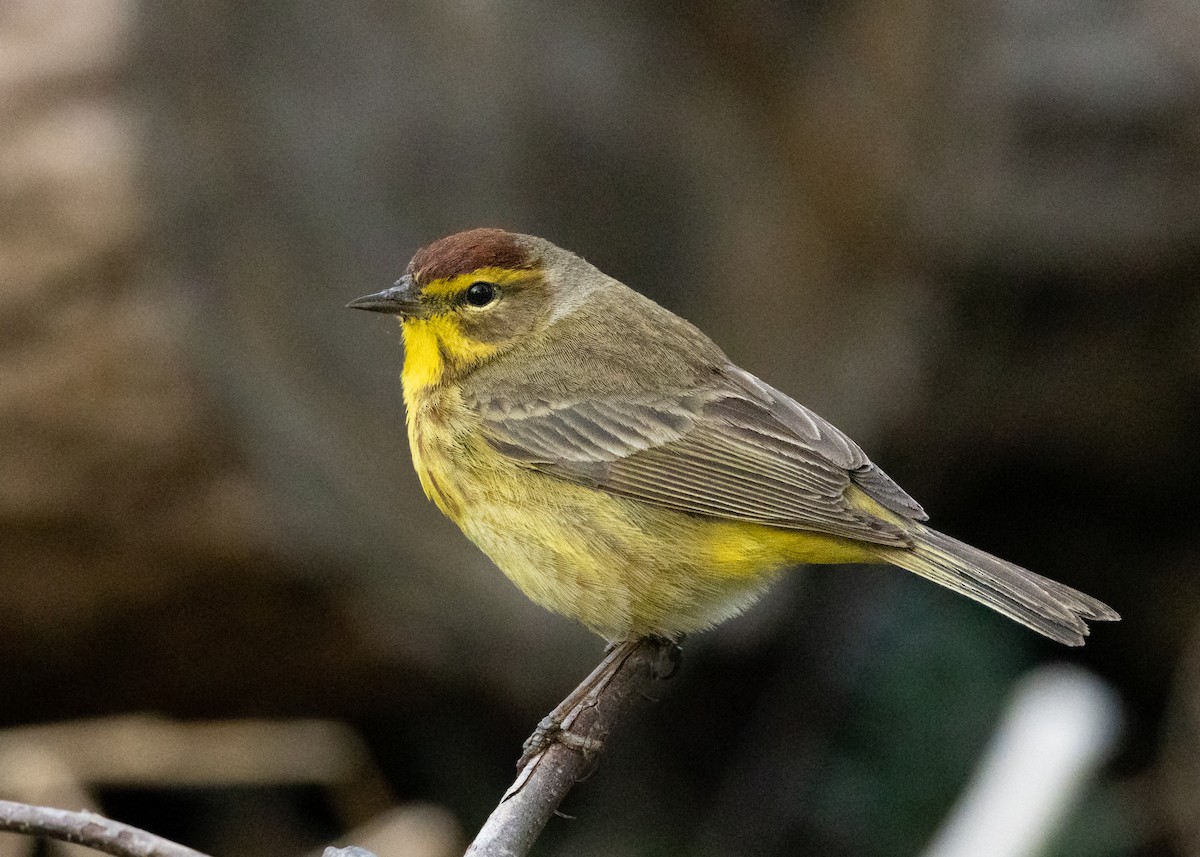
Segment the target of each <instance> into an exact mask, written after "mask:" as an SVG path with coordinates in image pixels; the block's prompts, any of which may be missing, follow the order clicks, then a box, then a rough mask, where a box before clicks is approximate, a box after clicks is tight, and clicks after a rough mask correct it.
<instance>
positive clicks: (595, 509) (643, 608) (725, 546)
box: [409, 402, 878, 639]
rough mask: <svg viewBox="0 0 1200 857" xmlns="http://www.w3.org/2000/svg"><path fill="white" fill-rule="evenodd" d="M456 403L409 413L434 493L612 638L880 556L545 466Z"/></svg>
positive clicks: (695, 623) (669, 624)
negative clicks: (792, 575)
mask: <svg viewBox="0 0 1200 857" xmlns="http://www.w3.org/2000/svg"><path fill="white" fill-rule="evenodd" d="M456 410H457V408H455V407H453V404H452V403H451V404H450V405H447V404H446V403H445V402H443V403H442V406H441V408H440V411H441V414H442V417H441V418H437V417H435V416H434V415H433V414H432V412H431V411H430V410H428V409H425V410H421V409H415V410H410V412H409V415H410V433H409V434H410V441H411V445H412V450H413V461H414V465H415V466H416V468H417V472H418V473H419V474H420V477H421V482H422V484H423V485H424V486H425V490H426V493H427V494H429V496H430V498H431V499H433V500H434V502H436V503H437V504H438V506H439V507H440V508H441V509H442V511H443V512H445V513H446V514H447V515H448V516H449V517H450V518H451V519H453V520H454V521H455V522H456V523H457V524H458V525H459V526H460V527H461V528H462V530H463V532H464V533H466V535H467V536H468V537H469V538H470V539H471V540H472V541H474V542H475V543H476V544H477V545H478V546H479V547H480V548H481V549H482V550H483V551H484V552H485V553H486V554H487V555H488V556H489V557H491V559H492V560H493V561H494V562H495V563H496V565H497V566H499V568H500V569H501V570H502V571H503V572H504V573H505V574H506V575H507V576H508V577H509V578H510V579H511V580H512V581H513V582H514V583H516V585H517V586H518V587H520V589H521V590H522V591H523V592H524V593H525V594H526V595H527V596H529V598H531V599H532V600H533V601H535V602H537V603H538V604H541V605H542V606H544V607H546V608H548V609H550V610H553V611H555V612H558V613H562V614H564V615H566V616H570V617H572V618H575V619H578V620H579V621H581V622H583V623H584V624H585V625H587V626H588V627H589V628H591V629H592V630H594V631H596V632H597V633H599V634H601V635H603V636H605V637H607V638H608V639H625V638H628V637H633V636H640V635H644V634H660V635H675V634H680V633H686V632H690V631H695V630H700V629H702V628H707V627H710V626H712V625H714V624H716V623H718V622H720V621H722V620H724V619H727V618H729V617H731V616H733V615H736V614H737V613H739V612H741V611H742V610H744V609H745V608H746V607H748V606H749V605H750V604H751V603H753V601H754V600H755V599H756V598H757V597H758V596H759V595H760V594H761V593H762V591H763V590H764V589H765V588H766V587H767V586H768V585H769V584H770V583H771V582H772V581H773V580H774V579H775V577H776V575H777V574H778V572H779V571H781V570H782V569H783V568H786V567H787V566H790V565H795V564H797V563H803V562H821V563H830V562H871V561H878V560H877V559H874V557H873V556H872V555H871V554H870V553H868V552H867V551H865V550H864V549H863V547H862V546H860V545H858V544H856V543H854V542H851V541H849V540H846V539H839V538H836V537H833V536H825V535H821V534H817V533H807V532H800V531H795V530H782V529H777V528H775V527H768V526H763V525H759V524H747V523H740V522H736V521H726V520H718V519H714V518H705V517H701V516H696V515H690V514H686V513H683V512H676V511H672V510H670V509H664V508H661V507H657V506H651V505H648V504H645V503H640V502H637V501H634V500H629V499H625V498H621V497H617V496H614V495H611V494H607V493H605V492H602V491H599V490H596V489H591V488H586V487H583V486H580V485H576V484H574V483H570V482H566V481H563V480H560V479H556V478H554V477H551V476H546V475H543V474H540V473H537V472H535V471H533V470H531V469H529V468H527V467H523V466H521V465H519V464H516V463H515V462H513V461H511V460H510V459H507V458H505V457H504V456H502V455H500V454H499V453H497V452H495V451H494V450H493V449H492V448H491V447H489V446H487V445H486V443H484V442H482V441H480V440H479V439H478V438H477V436H476V435H475V433H474V432H473V431H471V428H473V426H471V425H470V421H469V420H465V419H456V418H455V416H454V413H453V412H454V411H456ZM458 416H463V415H461V414H459V415H458ZM451 426H453V427H454V430H452V429H451Z"/></svg>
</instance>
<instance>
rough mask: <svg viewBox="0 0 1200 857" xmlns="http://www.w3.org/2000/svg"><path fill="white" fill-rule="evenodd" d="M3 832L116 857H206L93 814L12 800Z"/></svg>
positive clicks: (2, 811)
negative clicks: (41, 838)
mask: <svg viewBox="0 0 1200 857" xmlns="http://www.w3.org/2000/svg"><path fill="white" fill-rule="evenodd" d="M0 830H7V831H11V832H13V833H25V834H29V835H31V836H48V837H50V838H51V839H58V840H60V841H62V842H74V843H75V844H77V845H86V846H87V847H88V848H94V849H96V850H97V851H103V852H104V853H105V854H115V855H117V857H207V855H205V854H203V853H202V852H200V851H193V850H192V849H191V848H188V847H187V846H185V845H180V844H178V843H176V842H172V841H171V840H169V839H163V838H162V837H161V836H155V835H154V834H153V833H147V832H146V831H145V830H141V829H139V828H137V827H131V826H130V825H128V824H122V823H121V822H119V821H112V820H111V819H107V818H105V817H104V816H101V815H97V814H96V813H94V812H86V811H84V812H71V811H69V810H65V809H54V808H53V807H48V806H33V805H31V804H27V803H16V802H14V801H9V800H0Z"/></svg>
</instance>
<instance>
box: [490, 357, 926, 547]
mask: <svg viewBox="0 0 1200 857" xmlns="http://www.w3.org/2000/svg"><path fill="white" fill-rule="evenodd" d="M473 404H474V405H475V407H476V411H477V413H479V415H480V417H481V421H482V429H483V433H484V436H485V438H486V439H487V440H488V441H489V442H490V443H491V444H492V445H493V446H494V447H495V448H496V449H497V450H499V451H500V452H502V453H503V454H505V455H508V456H510V457H512V458H514V459H517V460H519V461H521V462H523V463H524V464H526V465H528V466H530V467H533V468H535V469H537V470H540V471H542V472H544V473H547V474H550V475H553V476H556V477H559V478H562V479H566V480H569V481H573V482H577V483H580V484H585V485H589V486H592V487H596V488H599V489H602V490H605V491H609V492H611V493H613V494H618V495H621V496H626V497H630V498H633V499H637V500H641V501H644V502H647V503H652V504H656V505H661V506H665V507H667V508H671V509H677V510H680V511H684V512H691V513H693V514H700V515H709V516H713V517H718V518H726V519H732V520H741V521H750V522H755V523H763V524H770V525H772V526H777V527H784V528H789V529H797V530H810V531H814V532H820V533H827V534H829V535H834V536H841V537H844V538H851V539H858V540H862V541H867V542H871V543H875V544H880V545H905V544H908V543H909V537H908V536H907V535H906V534H905V532H904V530H903V529H902V528H900V527H897V526H896V525H894V524H892V523H889V522H887V521H884V520H882V519H880V518H877V517H874V516H872V515H869V514H867V513H866V512H864V511H862V510H860V509H857V508H855V507H853V506H851V505H850V504H849V503H848V502H847V499H846V490H847V489H848V488H849V487H850V485H851V484H856V485H858V486H859V487H860V488H862V490H864V491H865V492H866V493H867V494H869V495H870V496H872V497H874V498H875V499H876V500H877V501H878V502H879V503H881V504H882V505H883V506H885V507H886V508H888V509H890V510H892V511H894V512H896V513H898V514H900V515H903V516H905V517H909V518H912V519H914V520H924V518H925V514H924V511H923V510H922V509H921V507H920V506H919V505H918V504H917V503H916V501H914V500H913V499H912V498H911V497H909V496H908V495H907V494H906V493H904V491H903V490H902V489H901V488H900V487H899V486H898V485H896V484H895V483H894V482H893V481H892V480H891V479H889V478H888V476H887V474H885V473H884V472H883V471H882V470H880V469H879V468H877V467H876V466H875V465H874V464H872V463H871V461H870V460H869V459H868V458H867V456H866V454H865V453H863V451H862V450H861V449H860V448H859V447H858V446H857V445H856V444H855V443H854V442H853V441H852V440H850V439H849V438H848V437H847V436H846V435H844V434H843V433H842V432H840V431H838V430H837V429H836V428H834V427H833V426H832V425H830V424H829V423H827V422H826V421H825V420H823V419H821V418H820V417H819V416H817V415H816V414H814V413H813V412H812V411H809V410H808V409H807V408H804V407H803V406H802V405H800V404H798V403H796V402H794V401H793V400H792V399H790V398H788V397H787V396H785V395H783V394H782V393H780V392H778V391H777V390H775V389H773V388H772V387H770V386H769V385H767V384H765V383H764V382H762V381H760V380H759V379H758V378H755V377H754V376H753V375H750V374H749V373H747V372H744V371H742V370H740V369H737V368H736V367H733V366H729V367H727V368H726V369H725V370H724V372H722V373H720V374H719V375H717V376H716V378H715V380H714V383H713V384H712V385H711V386H710V387H708V388H703V389H693V390H689V391H688V392H687V393H685V394H682V395H679V394H676V395H663V394H657V395H655V394H644V395H641V396H630V395H623V396H619V397H618V396H609V397H604V398H595V399H586V400H577V401H570V402H555V403H553V404H551V403H547V402H533V403H526V404H525V405H523V406H520V407H518V406H516V405H514V404H513V403H512V402H511V401H509V400H505V399H499V398H496V399H483V400H476V401H475V402H473Z"/></svg>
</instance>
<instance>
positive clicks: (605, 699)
mask: <svg viewBox="0 0 1200 857" xmlns="http://www.w3.org/2000/svg"><path fill="white" fill-rule="evenodd" d="M678 653H679V647H678V646H677V645H676V644H675V643H673V642H671V641H669V640H662V639H657V638H643V639H640V640H629V641H626V642H623V643H619V644H617V645H616V646H614V647H613V648H612V649H611V650H610V651H609V652H608V654H607V655H605V657H604V660H602V661H601V662H600V664H599V666H597V667H596V669H594V670H592V672H591V674H590V675H588V677H587V678H585V679H584V680H583V682H582V683H581V684H580V685H579V686H578V687H577V688H575V690H573V691H572V692H571V694H570V695H569V696H568V697H567V698H566V699H564V700H563V701H562V702H561V703H560V704H559V705H558V707H557V708H555V709H554V711H552V712H551V713H550V714H549V715H548V716H547V717H545V718H544V719H543V720H542V722H541V723H539V724H538V728H537V730H536V731H535V732H534V733H533V735H532V736H531V737H530V739H529V741H527V742H526V745H525V747H526V749H525V755H523V756H522V757H521V761H520V762H519V763H518V768H519V769H520V772H519V773H518V774H517V779H516V780H515V781H514V782H513V784H512V786H510V787H509V789H508V791H507V792H505V794H504V797H502V798H501V799H500V805H499V806H497V807H496V809H495V810H494V811H493V812H492V814H491V816H489V817H488V820H487V821H486V822H485V823H484V825H483V827H482V828H481V829H480V831H479V834H478V835H477V836H476V837H475V841H474V842H472V843H471V846H470V847H469V848H468V849H467V854H468V855H474V857H520V855H522V854H526V853H528V851H529V849H530V848H531V847H532V846H533V843H534V842H535V841H536V840H537V838H538V835H539V834H540V833H541V832H542V829H543V828H544V827H545V826H546V822H548V821H549V820H550V816H552V815H553V814H554V812H555V811H556V810H557V809H558V805H559V804H560V803H562V800H563V798H564V797H566V795H567V792H569V791H570V790H571V787H572V786H573V785H575V783H577V782H579V781H580V780H581V779H583V778H584V777H586V776H587V775H588V774H589V773H590V772H591V770H592V769H593V767H594V766H595V764H596V760H597V758H598V757H599V755H600V753H602V752H603V751H604V744H605V742H606V741H607V740H608V736H609V735H610V734H611V733H612V731H613V729H614V728H615V727H616V725H617V723H618V722H620V720H621V718H622V717H623V716H624V715H625V713H626V712H627V711H628V710H629V708H630V706H631V705H632V704H633V703H634V702H635V701H636V700H637V699H638V698H639V697H643V696H646V694H647V691H648V690H649V689H650V686H651V684H652V682H654V681H656V680H660V679H666V678H670V677H671V675H672V674H673V673H674V672H675V667H676V665H677V663H678Z"/></svg>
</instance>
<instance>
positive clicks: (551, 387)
mask: <svg viewBox="0 0 1200 857" xmlns="http://www.w3.org/2000/svg"><path fill="white" fill-rule="evenodd" d="M350 306H351V307H354V308H356V309H364V310H371V311H374V312H384V313H391V314H393V315H396V316H399V318H400V324H401V330H402V332H403V337H404V349H405V358H404V369H403V372H402V374H401V380H402V383H403V385H404V402H405V406H406V408H407V412H408V438H409V444H410V447H411V450H412V459H413V465H414V466H415V468H416V470H417V473H418V474H419V475H420V479H421V484H422V486H423V487H424V489H425V493H426V494H427V495H428V496H429V498H430V499H432V500H433V501H434V502H435V503H436V504H437V505H438V507H439V508H440V509H441V510H442V511H443V512H444V513H445V514H446V515H447V516H449V517H450V518H451V520H453V521H454V522H455V523H456V524H458V526H459V527H460V528H462V531H463V532H464V533H466V535H467V537H468V538H470V539H471V540H472V541H474V542H475V543H476V544H477V545H478V546H479V547H480V548H482V549H483V551H484V552H485V553H487V554H488V556H490V557H491V558H492V560H494V561H495V563H496V565H498V566H499V567H500V569H501V570H502V571H503V572H504V573H505V574H506V575H508V577H509V578H511V579H512V580H513V582H515V583H516V584H517V586H519V587H520V588H521V589H522V590H523V591H524V592H525V594H526V595H528V596H529V597H530V598H531V599H533V600H534V601H536V602H537V603H539V604H541V605H543V606H545V607H547V608H549V609H550V610H554V611H557V612H559V613H563V614H565V615H567V616H572V617H574V618H576V619H578V620H579V621H581V622H583V623H584V624H585V625H587V626H588V627H589V628H591V629H593V630H594V631H596V632H597V633H599V634H601V635H603V636H604V637H607V638H608V639H610V640H626V639H630V638H633V637H639V636H644V635H651V634H653V635H659V636H665V637H677V636H679V635H680V634H682V633H686V632H689V631H695V630H699V629H703V628H707V627H710V626H712V625H714V624H716V623H718V622H720V621H722V620H724V619H727V618H729V617H731V616H734V615H736V614H737V613H739V612H741V611H742V610H744V609H745V608H746V607H747V606H748V605H750V604H751V603H752V602H753V601H754V600H755V599H756V598H757V597H758V596H759V595H760V594H761V593H762V592H763V590H764V589H765V588H766V587H767V586H768V585H769V584H770V583H771V581H772V580H774V579H775V578H776V577H777V575H778V574H779V573H780V572H781V571H782V570H783V569H785V568H786V567H788V566H792V565H795V564H797V563H878V562H884V563H891V564H893V565H897V566H899V567H901V568H904V569H907V570H909V571H912V572H915V573H916V574H919V575H921V576H922V577H926V578H928V579H930V580H932V581H934V582H936V583H940V584H941V585H942V586H946V587H948V588H950V589H952V590H954V591H955V592H960V593H962V594H963V595H966V596H967V597H969V598H973V599H975V600H976V601H979V602H981V603H983V604H986V605H987V606H988V607H991V608H992V609H994V610H997V611H999V612H1000V613H1002V614H1004V615H1005V616H1008V617H1010V618H1012V619H1015V620H1016V621H1018V622H1020V623H1022V624H1024V625H1027V626H1029V627H1030V628H1032V629H1033V630H1035V631H1038V632H1039V633H1042V634H1045V635H1046V636H1047V637H1051V638H1053V639H1055V640H1058V641H1059V642H1062V643H1066V644H1067V645H1073V646H1074V645H1081V644H1082V643H1083V638H1084V636H1085V635H1086V634H1087V633H1088V627H1087V625H1086V624H1085V621H1084V620H1087V619H1092V620H1115V619H1118V618H1119V617H1118V616H1117V614H1116V612H1114V611H1113V610H1112V609H1110V608H1109V607H1108V606H1106V605H1104V604H1102V603H1101V602H1099V601H1097V600H1096V599H1094V598H1091V597H1089V596H1087V595H1084V594H1083V593H1081V592H1077V591H1076V590H1074V589H1071V588H1069V587H1067V586H1064V585H1062V584H1061V583H1056V582H1055V581H1053V580H1048V579H1046V578H1044V577H1040V576H1038V575H1036V574H1034V573H1032V572H1030V571H1027V570H1025V569H1024V568H1021V567H1019V566H1016V565H1013V564H1012V563H1009V562H1006V561H1004V560H1002V559H998V558H997V557H994V556H992V555H990V554H987V553H984V552H983V551H981V550H977V549H976V548H973V547H971V546H970V545H967V544H964V543H962V542H960V541H957V540H955V539H952V538H950V537H949V536H946V535H943V534H942V533H939V532H937V531H935V530H932V529H930V528H929V527H926V526H925V525H924V524H923V523H922V522H923V521H925V520H926V519H927V517H928V516H927V515H926V514H925V512H924V510H922V508H921V507H920V505H918V504H917V502H916V501H915V500H913V499H912V498H911V497H909V496H908V494H906V493H905V492H904V491H903V490H902V489H901V488H900V486H898V485H897V484H896V483H895V482H893V481H892V480H891V479H890V478H889V477H888V476H887V474H885V473H884V472H883V471H882V470H880V469H879V468H878V467H877V466H875V465H874V464H872V463H871V461H870V460H869V459H868V458H867V456H866V454H865V453H863V451H862V450H861V449H860V448H859V447H858V445H857V444H855V443H854V441H852V440H850V438H848V437H847V436H846V435H844V434H843V433H842V432H840V431H838V430H837V429H836V428H834V427H833V426H832V425H830V424H829V423H827V422H826V421H825V420H823V419H821V418H820V417H819V416H817V415H816V414H814V413H813V412H812V411H810V410H808V409H807V408H805V407H804V406H802V405H800V404H797V403H796V402H794V401H793V400H792V399H790V398H788V397H787V396H785V395H784V394H783V393H780V392H779V391H778V390H775V389H773V388H772V387H771V386H769V385H768V384H765V383H764V382H762V381H760V380H759V379H758V378H756V377H754V376H753V375H751V374H750V373H749V372H746V371H745V370H743V369H739V368H738V367H737V366H734V365H733V364H732V363H731V362H730V361H729V359H728V358H727V357H726V356H725V355H724V354H723V353H722V352H721V350H720V349H719V348H717V346H716V345H714V344H713V343H712V342H711V341H710V340H709V339H708V337H706V336H705V335H704V334H702V333H701V332H700V331H699V330H697V329H696V328H695V327H693V326H692V325H691V324H689V323H688V322H686V321H684V320H683V319H681V318H679V317H678V316H676V315H674V314H673V313H671V312H669V311H667V310H665V309H663V308H662V307H660V306H659V305H658V304H656V303H654V302H653V301H651V300H650V299H649V298H646V297H643V296H642V295H640V294H638V293H637V292H635V291H633V290H631V289H629V288H627V287H626V286H624V285H622V284H621V283H619V282H617V281H616V280H614V279H613V278H612V277H609V276H606V275H605V274H603V273H602V272H600V271H599V270H597V269H596V268H595V267H593V266H592V265H590V264H588V263H587V262H586V261H584V260H583V259H581V258H580V257H578V256H576V255H574V254H573V253H570V252H567V251H566V250H563V249H562V248H560V247H556V246H555V245H554V244H551V243H550V242H549V241H545V240H543V239H540V238H535V237H532V236H529V235H518V234H514V233H510V232H505V231H502V230H499V229H475V230H472V231H470V232H462V233H459V234H457V235H451V236H449V237H447V238H443V239H441V240H440V241H437V242H435V243H434V244H431V245H430V246H428V247H426V248H424V249H422V250H420V251H419V252H418V253H417V254H416V255H415V256H414V257H413V259H412V262H411V263H410V264H409V266H408V271H407V273H405V275H404V276H403V277H401V278H400V279H399V280H398V281H397V282H396V283H395V285H394V286H392V287H391V288H389V289H386V290H384V291H382V292H379V293H378V294H373V295H368V296H366V297H363V298H359V299H358V300H355V301H353V302H351V303H350Z"/></svg>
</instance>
